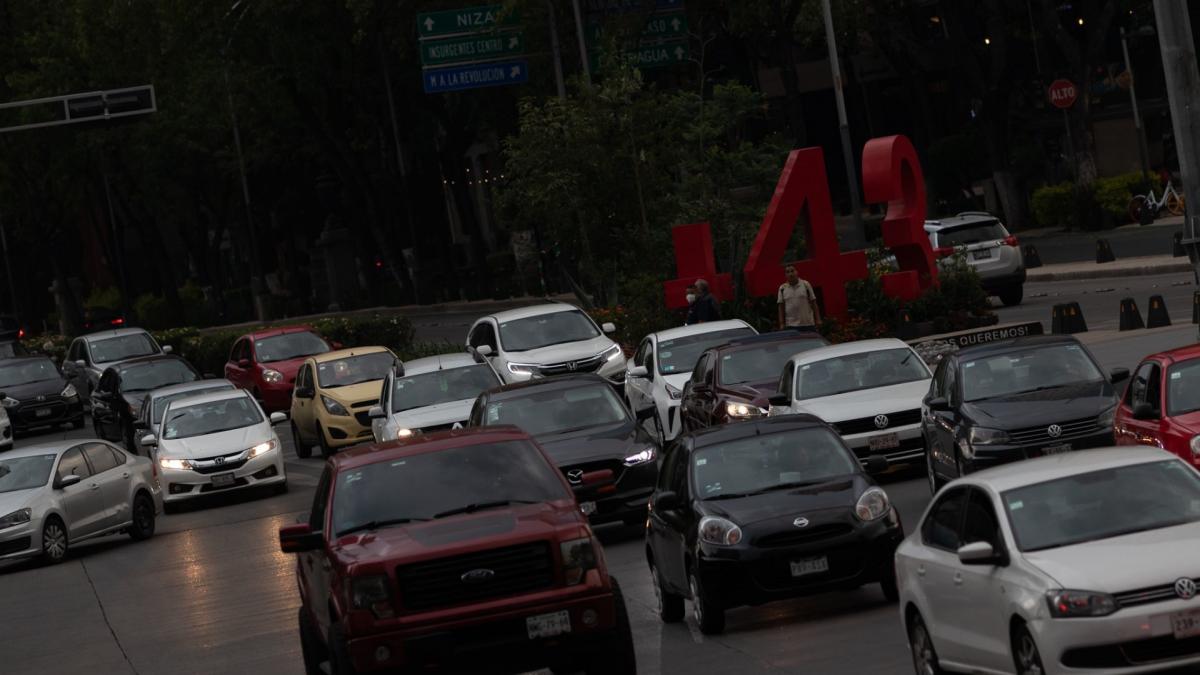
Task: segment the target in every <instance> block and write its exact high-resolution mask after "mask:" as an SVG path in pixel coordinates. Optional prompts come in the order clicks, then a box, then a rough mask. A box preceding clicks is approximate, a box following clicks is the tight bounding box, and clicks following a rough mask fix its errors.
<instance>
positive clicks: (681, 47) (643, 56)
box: [590, 40, 691, 70]
mask: <svg viewBox="0 0 1200 675" xmlns="http://www.w3.org/2000/svg"><path fill="white" fill-rule="evenodd" d="M623 53H624V54H625V55H626V56H628V57H629V58H630V60H631V63H632V64H633V66H634V67H636V68H661V67H663V66H673V65H676V64H679V63H683V62H684V61H686V60H687V59H688V56H690V54H691V52H690V51H689V50H688V43H687V40H677V41H675V42H661V43H659V44H656V45H647V46H642V47H638V48H637V49H634V50H631V51H628V52H623ZM590 56H591V61H592V68H593V69H594V70H599V69H600V54H599V53H598V52H591V54H590Z"/></svg>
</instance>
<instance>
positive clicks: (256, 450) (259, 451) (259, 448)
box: [246, 440, 276, 459]
mask: <svg viewBox="0 0 1200 675" xmlns="http://www.w3.org/2000/svg"><path fill="white" fill-rule="evenodd" d="M275 445H276V443H275V441H274V440H270V441H267V442H266V443H259V444H258V445H256V446H254V447H253V448H250V455H249V456H248V457H247V458H246V459H254V458H255V457H258V456H259V455H265V454H267V453H268V452H270V451H272V450H274V449H275Z"/></svg>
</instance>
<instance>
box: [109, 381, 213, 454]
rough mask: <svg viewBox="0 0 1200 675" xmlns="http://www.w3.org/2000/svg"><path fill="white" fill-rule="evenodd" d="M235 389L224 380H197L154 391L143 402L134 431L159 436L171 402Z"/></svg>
mask: <svg viewBox="0 0 1200 675" xmlns="http://www.w3.org/2000/svg"><path fill="white" fill-rule="evenodd" d="M233 388H234V386H233V383H232V382H230V381H229V380H226V379H224V378H222V379H219V380H196V381H195V382H184V383H182V384H172V385H170V386H166V387H159V388H158V389H152V390H150V392H149V393H147V394H146V398H145V399H143V401H142V407H141V409H140V410H141V412H140V413H139V414H138V419H137V420H136V421H135V422H134V423H133V424H134V429H136V430H137V431H139V432H142V433H148V434H153V435H155V436H157V435H158V426H159V423H160V422H162V416H163V413H164V412H166V410H167V404H168V403H170V402H171V401H178V400H179V399H182V398H187V397H189V396H198V395H200V394H205V393H211V392H214V391H222V390H224V391H229V390H232V389H233ZM140 444H141V443H140V442H139V445H140Z"/></svg>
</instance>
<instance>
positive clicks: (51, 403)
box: [0, 356, 83, 433]
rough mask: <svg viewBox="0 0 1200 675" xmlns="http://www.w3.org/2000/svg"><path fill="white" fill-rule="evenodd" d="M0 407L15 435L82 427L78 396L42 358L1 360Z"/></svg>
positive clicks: (59, 372) (56, 367)
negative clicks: (66, 425)
mask: <svg viewBox="0 0 1200 675" xmlns="http://www.w3.org/2000/svg"><path fill="white" fill-rule="evenodd" d="M0 404H2V405H3V406H4V408H5V410H6V412H8V417H9V419H10V420H12V425H13V430H14V431H15V432H17V433H21V432H25V431H29V430H30V429H36V428H38V427H52V426H58V425H61V424H70V425H71V426H72V427H74V428H76V429H80V428H82V427H83V402H82V401H81V400H80V397H79V392H77V391H75V387H74V386H72V385H71V384H70V383H69V382H68V381H67V379H66V378H65V377H63V374H62V372H61V371H60V370H59V369H58V366H56V365H54V362H53V361H51V360H50V359H49V358H47V357H45V356H23V357H17V358H10V359H3V360H0Z"/></svg>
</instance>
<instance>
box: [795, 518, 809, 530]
mask: <svg viewBox="0 0 1200 675" xmlns="http://www.w3.org/2000/svg"><path fill="white" fill-rule="evenodd" d="M792 525H795V526H796V527H808V518H805V517H804V516H800V517H799V518H797V519H795V520H793V521H792Z"/></svg>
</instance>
